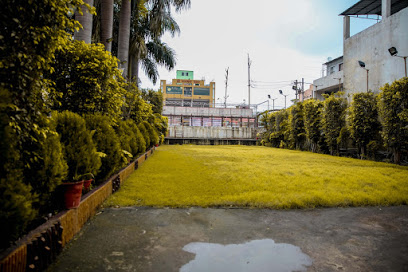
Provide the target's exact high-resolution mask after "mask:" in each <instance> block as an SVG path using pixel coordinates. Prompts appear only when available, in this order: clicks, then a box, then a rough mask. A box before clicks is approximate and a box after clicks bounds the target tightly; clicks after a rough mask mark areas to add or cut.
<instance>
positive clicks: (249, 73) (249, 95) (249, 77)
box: [248, 53, 252, 109]
mask: <svg viewBox="0 0 408 272" xmlns="http://www.w3.org/2000/svg"><path fill="white" fill-rule="evenodd" d="M251 63H252V62H251V60H250V59H249V53H248V109H249V108H251Z"/></svg>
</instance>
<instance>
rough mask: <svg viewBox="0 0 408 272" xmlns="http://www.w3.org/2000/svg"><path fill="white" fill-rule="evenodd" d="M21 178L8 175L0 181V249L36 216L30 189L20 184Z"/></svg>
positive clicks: (15, 175)
mask: <svg viewBox="0 0 408 272" xmlns="http://www.w3.org/2000/svg"><path fill="white" fill-rule="evenodd" d="M22 178H23V177H22V176H21V175H18V173H9V175H8V176H5V177H2V178H1V179H0V195H1V197H0V221H1V224H0V231H1V235H0V249H3V248H7V247H8V246H9V243H10V241H12V240H16V239H17V238H18V237H19V236H20V235H21V234H22V233H23V232H24V231H25V230H26V227H27V225H28V223H29V222H30V221H31V220H33V219H34V218H35V216H36V215H37V211H36V210H35V209H34V208H33V207H32V203H33V202H34V201H35V197H34V196H33V194H32V193H31V187H30V186H29V185H26V184H24V183H23V182H21V180H22Z"/></svg>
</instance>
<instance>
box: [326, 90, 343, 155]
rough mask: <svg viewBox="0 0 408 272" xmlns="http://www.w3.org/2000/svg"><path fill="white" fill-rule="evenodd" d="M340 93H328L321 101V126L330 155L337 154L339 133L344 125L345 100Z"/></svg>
mask: <svg viewBox="0 0 408 272" xmlns="http://www.w3.org/2000/svg"><path fill="white" fill-rule="evenodd" d="M340 95H342V93H336V94H333V95H330V96H328V97H327V98H326V99H325V100H324V102H323V105H324V106H323V109H322V128H323V132H324V135H325V141H326V143H327V145H328V147H329V150H330V154H331V155H334V154H339V147H340V145H339V143H340V140H339V139H340V133H341V130H342V128H343V127H345V125H346V119H345V118H346V108H347V100H346V99H344V98H342V97H340Z"/></svg>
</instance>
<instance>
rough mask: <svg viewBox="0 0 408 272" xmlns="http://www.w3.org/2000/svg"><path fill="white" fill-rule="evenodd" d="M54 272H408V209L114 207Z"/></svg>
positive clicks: (78, 239) (96, 221)
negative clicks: (283, 209)
mask: <svg viewBox="0 0 408 272" xmlns="http://www.w3.org/2000/svg"><path fill="white" fill-rule="evenodd" d="M279 269H281V270H279ZM49 271H408V206H400V207H381V208H380V207H367V208H330V209H313V210H288V211H276V210H264V209H260V210H257V209H203V208H190V209H153V208H140V207H132V208H119V209H114V208H109V209H104V210H102V213H100V214H99V215H97V216H95V217H94V218H93V219H92V220H91V221H90V222H88V223H87V224H86V226H85V227H84V228H83V229H82V231H81V232H80V233H79V235H78V236H77V237H76V238H75V239H74V240H73V241H72V242H71V243H70V244H69V245H68V247H66V248H65V249H64V251H63V253H62V254H61V255H60V256H59V258H58V259H57V262H56V263H55V264H54V265H53V266H52V267H50V269H49Z"/></svg>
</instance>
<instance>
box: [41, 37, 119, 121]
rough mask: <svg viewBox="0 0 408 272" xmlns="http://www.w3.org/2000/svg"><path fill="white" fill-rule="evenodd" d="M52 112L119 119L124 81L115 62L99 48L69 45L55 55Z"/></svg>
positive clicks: (78, 44)
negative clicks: (67, 111) (94, 114)
mask: <svg viewBox="0 0 408 272" xmlns="http://www.w3.org/2000/svg"><path fill="white" fill-rule="evenodd" d="M53 68H54V72H53V73H48V74H47V75H46V77H47V78H48V79H50V80H51V81H52V82H53V88H52V90H51V91H50V93H49V101H50V104H51V108H52V109H54V110H58V111H64V110H69V111H72V112H75V113H78V114H88V113H97V112H99V113H102V114H104V115H107V116H109V117H111V118H112V119H113V120H114V121H116V120H118V119H119V118H120V117H121V110H122V104H123V96H124V95H125V92H126V90H125V89H124V82H123V81H124V80H123V78H122V76H121V73H120V71H119V69H117V59H116V58H115V57H113V56H112V55H111V54H110V53H108V52H107V51H106V50H105V48H104V46H103V45H101V44H86V43H84V42H82V41H73V42H68V43H67V45H66V46H65V47H62V48H61V49H59V50H58V51H57V52H56V54H55V63H54V65H53Z"/></svg>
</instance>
